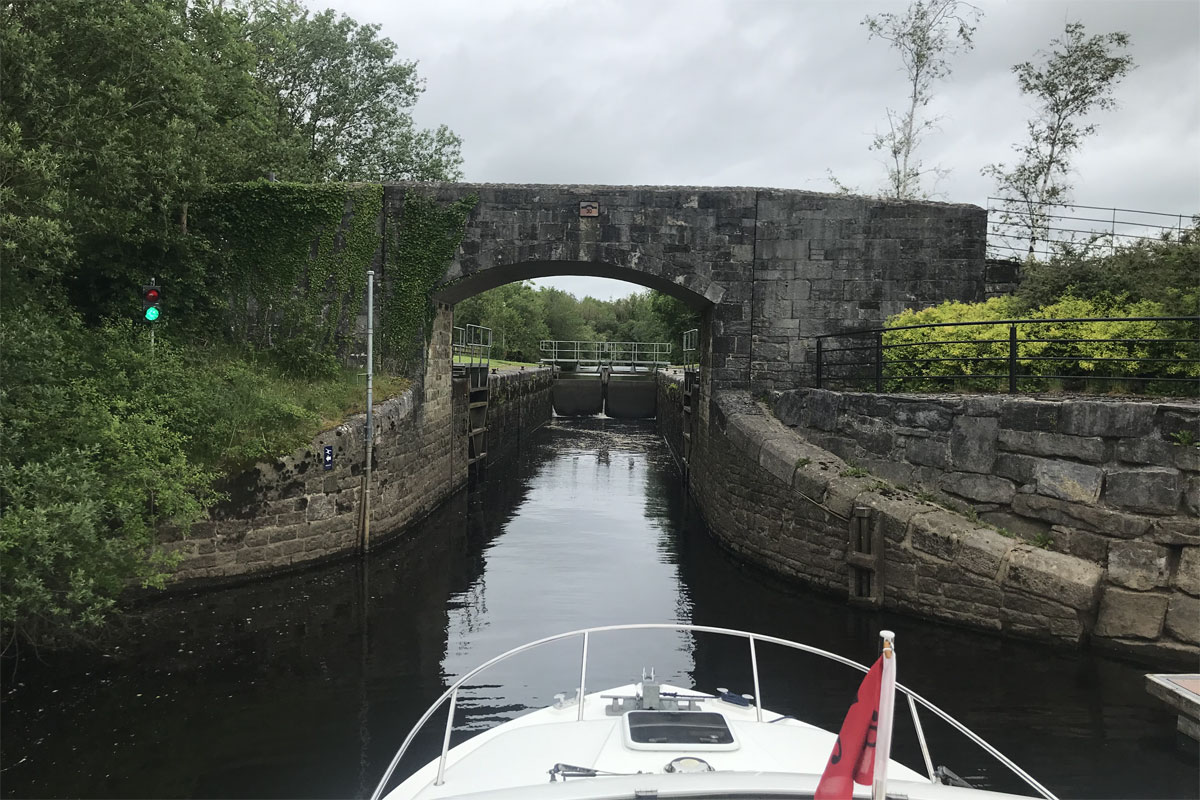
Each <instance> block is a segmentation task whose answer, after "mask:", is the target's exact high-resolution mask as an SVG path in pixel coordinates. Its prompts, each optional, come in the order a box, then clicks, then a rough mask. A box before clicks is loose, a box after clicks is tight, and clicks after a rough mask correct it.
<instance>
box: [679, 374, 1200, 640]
mask: <svg viewBox="0 0 1200 800" xmlns="http://www.w3.org/2000/svg"><path fill="white" fill-rule="evenodd" d="M678 380H679V379H678V378H674V377H672V376H669V375H660V378H659V381H660V395H659V426H660V430H662V431H663V432H664V435H666V436H667V438H668V441H670V440H671V439H672V438H674V437H677V434H676V433H675V431H677V430H678V429H679V426H680V417H681V408H680V404H679V402H678V400H675V401H674V402H666V401H667V400H669V399H671V398H677V397H678V395H677V394H673V393H671V392H670V391H669V389H668V388H667V387H666V385H665V384H667V383H669V382H672V381H678ZM914 413H917V410H914ZM919 413H921V414H927V413H929V411H928V409H925V410H920V411H919ZM809 432H810V430H809V429H806V428H805V429H802V428H791V427H788V426H785V425H784V424H783V423H782V422H780V421H779V419H777V418H776V417H775V416H773V415H772V414H771V413H769V412H768V411H767V410H766V409H765V408H764V407H762V406H761V405H759V404H758V403H755V402H754V401H752V400H751V399H750V397H749V395H747V394H746V393H744V392H736V391H724V392H718V393H717V394H716V395H715V397H714V398H713V401H712V403H711V405H710V407H709V408H708V414H707V420H706V421H701V422H700V423H699V424H698V425H697V430H696V434H695V437H694V441H695V442H696V446H695V447H694V449H693V457H692V461H691V465H690V487H689V488H690V491H691V493H692V495H693V497H694V498H695V500H696V502H697V503H698V504H699V506H700V508H701V511H702V512H703V514H704V517H705V520H706V521H707V523H708V525H709V527H710V529H711V530H712V531H713V533H714V535H716V536H717V537H718V538H719V539H721V540H722V541H723V542H724V543H725V545H726V546H728V547H729V548H730V549H731V550H732V551H733V552H735V553H737V554H738V555H739V556H741V557H742V558H745V559H746V560H747V561H750V562H752V563H755V564H758V565H760V566H763V567H765V568H767V569H770V570H772V571H774V572H777V573H779V574H782V575H785V576H788V577H791V578H794V579H796V580H798V581H800V582H802V583H805V584H807V585H810V586H815V587H819V588H823V589H826V590H828V591H831V592H834V593H837V594H841V595H843V596H847V597H850V596H851V594H852V593H851V591H850V576H851V570H850V566H849V565H848V563H847V554H848V550H849V538H850V536H849V532H850V524H851V518H852V516H854V515H855V514H865V515H866V516H867V517H868V518H869V520H870V523H869V524H870V526H871V529H872V530H873V531H877V532H878V534H879V535H880V541H881V542H882V547H883V557H882V564H881V566H880V571H879V581H880V587H881V588H880V602H881V605H882V607H884V608H892V609H896V610H900V611H904V612H907V613H912V614H915V615H919V616H924V617H928V618H933V619H938V620H942V621H946V622H951V623H954V624H959V625H964V626H968V627H972V628H976V629H982V630H990V631H994V632H997V633H999V634H1002V635H1009V636H1014V637H1019V638H1027V639H1037V640H1044V641H1053V642H1063V643H1068V644H1074V645H1078V644H1082V643H1084V642H1088V641H1092V642H1099V643H1102V644H1106V645H1109V646H1112V645H1114V643H1120V644H1126V643H1128V642H1130V641H1133V642H1134V644H1133V646H1132V647H1126V648H1125V649H1126V650H1127V651H1128V652H1131V653H1134V654H1136V655H1139V656H1141V657H1143V658H1145V659H1148V660H1152V661H1155V662H1161V663H1171V664H1176V663H1185V664H1186V663H1192V664H1194V662H1195V659H1196V657H1197V655H1200V648H1197V647H1196V645H1195V644H1194V643H1191V642H1190V641H1188V640H1187V639H1186V637H1181V636H1178V635H1177V634H1176V633H1173V632H1172V629H1171V623H1168V622H1166V621H1165V618H1166V617H1167V616H1168V611H1169V608H1170V607H1171V603H1172V598H1176V597H1177V598H1178V599H1176V600H1175V601H1174V602H1175V604H1176V607H1177V610H1176V612H1175V613H1176V614H1177V615H1180V614H1183V615H1186V614H1187V613H1188V612H1187V611H1186V609H1184V608H1183V605H1184V604H1186V603H1187V602H1188V601H1190V600H1193V599H1194V597H1195V596H1194V595H1193V594H1192V591H1194V584H1193V583H1191V581H1194V580H1195V566H1196V562H1194V561H1192V560H1191V559H1192V556H1190V555H1189V556H1188V560H1186V561H1185V560H1183V559H1181V560H1180V563H1179V564H1178V565H1177V566H1174V567H1173V568H1172V569H1171V571H1170V578H1168V580H1169V581H1171V582H1172V584H1171V585H1172V587H1177V588H1178V589H1179V591H1178V592H1177V593H1174V589H1171V590H1168V589H1167V588H1166V587H1161V586H1160V587H1157V588H1155V589H1147V590H1145V591H1138V590H1135V589H1133V588H1127V587H1124V586H1117V585H1114V584H1113V582H1112V579H1111V577H1110V573H1111V567H1108V568H1106V567H1105V566H1103V565H1100V564H1097V563H1095V562H1094V561H1092V560H1090V559H1087V558H1083V557H1080V556H1078V555H1075V554H1072V553H1066V552H1058V551H1054V550H1047V549H1044V548H1041V547H1037V546H1035V545H1033V544H1031V543H1029V542H1027V541H1024V540H1022V539H1020V538H1018V537H1014V536H1006V535H1003V534H1002V533H1001V532H999V531H998V530H997V529H996V528H994V527H992V526H990V525H988V524H986V523H985V522H983V521H981V520H979V519H978V518H975V517H972V516H971V515H968V514H961V513H956V512H955V511H953V510H950V509H947V508H944V507H942V506H940V505H938V504H937V503H935V502H932V500H931V499H930V498H929V496H928V495H926V494H924V493H921V492H919V491H917V490H915V489H912V488H902V487H899V486H897V485H894V484H892V483H888V482H885V481H883V480H880V479H878V478H876V477H873V476H870V475H862V474H861V473H860V472H859V471H858V470H855V469H853V466H854V465H853V464H852V463H848V462H847V461H846V460H844V459H843V458H841V457H839V456H838V455H837V454H835V453H833V452H831V451H830V450H829V449H826V448H825V447H822V446H820V445H819V444H818V443H817V442H815V441H814V440H810V439H809V438H808V436H807V435H808V434H809ZM856 509H857V511H856ZM1189 576H1190V577H1189ZM1131 596H1136V599H1135V600H1134V601H1133V603H1131V602H1130V597H1131ZM1142 598H1154V599H1142ZM1138 600H1140V601H1141V603H1142V604H1145V605H1153V606H1154V609H1151V611H1152V612H1153V613H1151V614H1149V615H1146V618H1148V619H1150V620H1151V621H1150V622H1149V623H1146V622H1139V623H1133V622H1132V620H1133V619H1134V618H1136V619H1142V618H1143V616H1142V615H1141V614H1140V613H1139V612H1140V611H1141V610H1142V609H1141V608H1140V606H1138V607H1135V605H1134V604H1135V603H1136V602H1137V601H1138ZM1159 605H1162V606H1163V607H1162V608H1161V609H1159V608H1158V606H1159ZM1159 611H1161V613H1162V616H1160V617H1158V618H1157V620H1158V621H1157V623H1155V622H1154V619H1155V617H1154V614H1155V613H1158V612H1159ZM1123 619H1128V620H1131V621H1130V622H1129V623H1127V624H1130V625H1133V624H1141V625H1144V626H1145V627H1144V629H1143V631H1142V633H1144V634H1145V635H1146V638H1144V639H1136V640H1135V639H1134V638H1133V637H1132V636H1130V635H1129V634H1128V633H1125V632H1124V631H1125V630H1126V629H1125V628H1121V630H1122V635H1120V636H1113V635H1111V633H1110V629H1109V628H1108V627H1106V626H1109V625H1111V624H1113V622H1116V623H1117V624H1126V623H1122V622H1121V620H1123ZM1176 619H1177V620H1182V621H1183V623H1184V624H1186V616H1177V617H1176ZM1156 625H1157V627H1156ZM1152 629H1153V630H1152ZM1194 629H1195V628H1194V627H1193V630H1194ZM1151 634H1152V635H1151Z"/></svg>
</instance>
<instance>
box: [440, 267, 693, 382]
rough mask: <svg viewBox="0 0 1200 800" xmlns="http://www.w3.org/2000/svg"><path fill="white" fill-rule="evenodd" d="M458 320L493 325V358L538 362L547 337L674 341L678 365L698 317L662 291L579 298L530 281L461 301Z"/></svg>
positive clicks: (456, 308)
mask: <svg viewBox="0 0 1200 800" xmlns="http://www.w3.org/2000/svg"><path fill="white" fill-rule="evenodd" d="M454 324H455V325H458V326H462V325H483V326H485V327H488V328H491V329H492V342H493V347H492V356H493V357H494V358H503V359H508V360H512V361H537V360H538V358H540V355H539V349H538V347H539V343H540V342H541V341H542V340H543V339H558V340H563V341H585V342H589V341H598V342H670V343H671V344H672V349H673V359H674V360H675V361H676V363H678V359H679V358H680V356H681V355H682V354H681V352H680V348H681V346H682V345H681V340H682V338H683V331H685V330H687V329H688V328H694V327H696V325H698V324H699V317H698V315H697V314H696V313H695V312H693V311H692V310H691V309H689V308H688V307H687V306H686V305H684V304H683V303H682V302H680V301H678V300H676V299H675V298H673V297H671V296H670V295H666V294H662V293H661V292H654V291H649V292H641V293H635V294H632V295H630V296H628V297H620V298H617V299H616V300H597V299H596V298H594V297H584V298H583V299H582V300H580V299H576V298H575V296H574V295H571V294H568V293H567V292H564V291H562V290H560V289H555V288H552V287H548V286H543V287H540V288H534V287H533V285H532V284H529V283H526V282H520V283H510V284H506V285H504V286H499V287H497V288H495V289H492V290H490V291H487V292H483V293H481V294H477V295H475V296H474V297H470V298H467V299H466V300H463V301H461V302H459V303H458V304H457V305H455V307H454Z"/></svg>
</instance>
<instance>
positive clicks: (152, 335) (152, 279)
mask: <svg viewBox="0 0 1200 800" xmlns="http://www.w3.org/2000/svg"><path fill="white" fill-rule="evenodd" d="M150 285H151V286H153V285H154V278H151V279H150ZM150 358H151V359H152V360H151V362H150V363H151V364H153V363H154V361H153V358H154V326H153V325H151V326H150Z"/></svg>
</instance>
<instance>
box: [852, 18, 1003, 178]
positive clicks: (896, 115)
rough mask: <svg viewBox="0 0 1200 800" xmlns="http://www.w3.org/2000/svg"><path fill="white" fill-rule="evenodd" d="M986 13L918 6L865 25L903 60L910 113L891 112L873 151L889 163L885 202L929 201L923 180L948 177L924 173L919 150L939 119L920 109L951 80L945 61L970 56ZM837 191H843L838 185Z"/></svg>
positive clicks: (865, 21) (926, 170) (937, 172)
mask: <svg viewBox="0 0 1200 800" xmlns="http://www.w3.org/2000/svg"><path fill="white" fill-rule="evenodd" d="M981 15H982V12H981V11H980V10H979V9H977V8H975V7H974V6H972V5H969V4H967V3H963V2H961V1H960V0H914V2H913V3H911V4H910V5H909V6H908V10H907V11H905V12H904V14H903V15H897V14H891V13H886V14H878V15H876V16H868V17H866V18H865V19H863V22H862V24H863V25H866V26H867V30H868V31H869V32H870V37H871V38H875V37H879V38H880V39H883V40H884V41H886V42H889V43H891V45H892V47H893V48H895V49H896V51H897V52H898V53H899V54H900V60H901V62H902V63H903V64H904V73H905V75H906V77H907V78H908V98H907V107H906V108H905V109H904V111H896V110H894V109H891V108H888V109H887V125H888V129H887V131H886V132H884V133H879V134H876V136H875V139H874V141H873V142H872V143H871V149H872V150H880V151H883V152H884V153H885V154H886V156H887V158H888V161H887V185H886V186H885V187H884V190H883V196H885V197H890V198H893V199H896V200H915V199H921V198H925V197H928V196H929V195H928V193H927V192H926V191H924V190H923V189H922V188H921V178H922V176H923V175H926V174H928V173H930V172H932V173H934V174H935V175H937V176H941V175H943V174H945V171H944V170H942V169H940V168H939V167H930V168H926V167H925V165H924V163H923V162H922V161H921V159H920V158H918V157H917V156H916V150H917V148H918V147H919V146H920V144H921V140H922V138H923V137H924V135H925V134H926V133H927V132H928V131H929V130H930V129H931V128H933V127H934V126H935V125H936V124H937V121H938V118H937V117H929V118H923V117H922V109H923V108H924V107H925V106H927V105H929V101H930V100H931V99H932V97H933V83H934V81H936V80H939V79H941V78H945V77H946V76H948V75H949V74H950V65H949V63H948V61H947V59H948V58H949V57H950V56H953V55H955V54H957V53H959V52H963V51H967V50H970V49H971V48H972V47H973V46H974V44H973V42H972V40H971V37H972V36H973V35H974V33H975V27H974V24H973V23H975V22H977V21H978V20H979V17H980V16H981ZM835 185H837V186H838V187H839V189H843V188H844V187H842V186H841V184H840V183H839V182H837V181H836V180H835Z"/></svg>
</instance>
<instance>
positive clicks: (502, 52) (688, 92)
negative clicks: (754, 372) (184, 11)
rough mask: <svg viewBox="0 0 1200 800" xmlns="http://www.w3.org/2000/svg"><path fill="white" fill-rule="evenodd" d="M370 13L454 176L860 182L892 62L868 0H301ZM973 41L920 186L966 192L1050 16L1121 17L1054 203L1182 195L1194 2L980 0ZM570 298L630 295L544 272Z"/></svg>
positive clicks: (1133, 205) (1189, 137)
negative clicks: (1099, 102) (1125, 63)
mask: <svg viewBox="0 0 1200 800" xmlns="http://www.w3.org/2000/svg"><path fill="white" fill-rule="evenodd" d="M308 2H309V4H310V5H311V6H312V7H314V8H325V7H332V8H335V9H337V10H338V11H341V12H343V13H346V14H348V15H350V16H351V17H353V18H354V19H356V20H358V21H359V22H363V23H367V22H369V23H374V24H378V25H380V26H381V28H382V30H381V34H382V35H383V36H386V37H388V38H390V39H391V40H392V41H393V42H395V43H396V45H397V50H398V54H399V55H400V57H402V58H405V59H415V60H417V61H418V62H419V67H418V71H419V73H420V75H421V77H422V78H424V79H425V81H426V91H425V93H424V95H422V97H421V99H420V101H419V102H418V104H417V106H416V109H415V112H414V117H415V119H416V121H417V123H418V124H420V125H422V126H425V127H432V126H436V125H438V124H441V123H445V124H447V125H449V126H450V127H451V128H452V129H453V130H454V131H455V132H456V133H458V134H459V135H460V136H461V137H462V138H463V156H464V159H465V162H466V163H465V166H464V169H465V179H466V180H468V181H486V182H512V183H587V184H614V185H621V184H662V185H697V186H770V187H781V188H788V189H807V190H813V191H832V189H833V187H832V184H831V183H830V182H829V179H828V177H827V171H828V170H832V172H833V173H834V174H835V175H836V176H837V177H838V178H839V179H840V180H841V181H842V182H843V183H845V184H847V185H849V186H853V187H857V188H859V189H861V190H862V191H863V192H864V193H870V192H873V191H876V190H877V189H878V188H879V187H880V186H881V184H882V181H883V178H884V166H883V164H882V162H881V161H880V158H879V155H878V154H877V153H874V152H871V151H870V150H869V149H868V147H869V145H870V143H871V139H872V136H873V134H874V132H875V131H876V129H878V128H880V127H881V126H882V125H884V124H885V111H884V110H885V107H887V106H889V105H891V106H892V107H895V108H899V107H900V106H902V104H903V102H904V93H905V89H906V87H905V78H904V75H903V73H902V72H901V71H900V68H901V65H900V61H899V57H898V55H897V54H896V53H895V51H893V50H891V49H890V48H889V46H888V45H887V43H886V42H883V41H881V40H879V39H874V40H868V38H867V32H866V29H865V28H864V27H863V26H862V25H861V24H860V22H861V20H862V19H863V17H864V16H865V15H867V14H873V13H878V12H881V11H892V12H896V13H900V12H903V10H904V7H905V3H903V2H889V0H873V2H866V3H862V2H852V1H849V0H841V1H836V0H436V2H434V1H432V0H402V1H400V2H395V1H389V2H380V1H379V0H308ZM978 5H979V7H980V8H981V9H982V11H983V13H984V16H983V18H982V19H981V20H980V22H979V24H978V30H977V32H976V35H975V49H974V50H973V51H971V52H968V53H966V54H962V55H959V56H957V57H956V58H955V59H954V60H953V62H952V64H951V66H952V69H953V74H952V75H951V76H950V77H949V78H948V79H946V80H944V81H942V82H940V83H938V84H937V85H935V87H934V93H935V99H934V101H933V103H932V104H931V106H930V110H931V112H932V113H933V114H934V115H940V116H941V117H942V120H941V122H940V125H939V130H938V131H936V132H934V133H931V134H930V135H929V136H928V137H927V139H926V140H925V142H924V143H923V145H922V147H921V149H920V151H919V155H920V156H921V157H922V158H923V160H924V161H925V162H926V163H927V164H938V165H940V166H941V167H943V168H945V169H949V170H950V174H949V175H948V176H947V177H946V178H945V179H944V180H942V181H941V182H940V183H939V184H938V186H937V187H936V192H937V195H936V197H935V199H941V200H946V201H950V202H959V203H975V204H977V205H980V206H986V205H987V197H988V195H989V194H992V193H993V192H992V189H993V186H992V182H991V179H989V178H984V177H983V176H981V175H980V172H979V170H980V168H981V167H983V166H984V165H986V164H989V163H992V162H995V161H1011V160H1012V157H1013V156H1012V150H1011V147H1012V145H1013V143H1015V142H1018V141H1020V140H1022V139H1023V138H1024V135H1025V122H1026V120H1027V119H1028V118H1029V116H1030V114H1031V110H1032V104H1031V101H1030V100H1029V99H1028V98H1023V97H1022V96H1021V95H1020V93H1019V92H1018V89H1017V82H1016V79H1015V76H1014V75H1013V74H1012V71H1011V67H1012V65H1013V64H1016V63H1018V62H1021V61H1026V60H1030V59H1033V58H1034V56H1035V52H1036V51H1038V50H1048V49H1049V46H1050V40H1051V39H1052V38H1054V37H1055V36H1056V35H1058V34H1059V33H1061V31H1062V29H1063V25H1064V23H1065V22H1068V21H1080V22H1082V23H1083V24H1084V25H1085V26H1086V29H1087V32H1088V34H1089V35H1091V34H1098V33H1109V32H1112V31H1124V32H1126V33H1128V34H1130V36H1131V39H1132V42H1131V47H1130V53H1131V54H1132V55H1133V58H1134V61H1135V63H1136V64H1137V68H1136V69H1135V70H1134V71H1133V72H1132V73H1130V74H1129V75H1128V76H1127V77H1126V78H1125V79H1124V81H1123V82H1122V83H1121V84H1120V85H1119V86H1118V87H1117V90H1116V97H1117V99H1118V101H1119V103H1120V107H1119V108H1118V109H1117V110H1115V111H1110V112H1100V113H1097V114H1095V115H1093V119H1092V121H1094V122H1096V123H1097V124H1098V125H1099V130H1098V132H1097V133H1096V135H1095V136H1093V137H1092V138H1090V139H1088V140H1087V142H1086V143H1085V145H1084V147H1083V150H1082V152H1080V153H1079V154H1078V156H1077V157H1076V159H1075V161H1074V165H1073V166H1074V194H1073V198H1074V200H1075V202H1077V203H1080V204H1086V205H1092V206H1118V207H1121V208H1129V209H1143V210H1149V211H1162V212H1169V213H1172V214H1177V213H1183V214H1184V215H1185V216H1186V215H1188V214H1192V213H1196V212H1197V211H1200V2H1197V0H1124V1H1123V2H1117V1H1116V0H1110V1H1104V0H1073V1H1072V2H1064V1H1063V0H1022V1H1020V2H1017V1H1013V2H1000V1H995V2H988V1H987V0H984V1H983V2H980V3H979V4H978ZM541 283H547V284H550V283H553V284H554V285H558V286H560V287H562V288H564V289H566V290H568V291H571V292H573V293H575V294H576V295H579V296H582V295H583V294H592V295H594V296H597V297H611V296H619V295H622V294H627V293H628V292H630V291H634V290H637V289H640V287H634V286H631V285H629V284H622V283H619V282H606V281H602V280H601V279H597V278H561V279H547V280H545V281H542V282H541Z"/></svg>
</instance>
